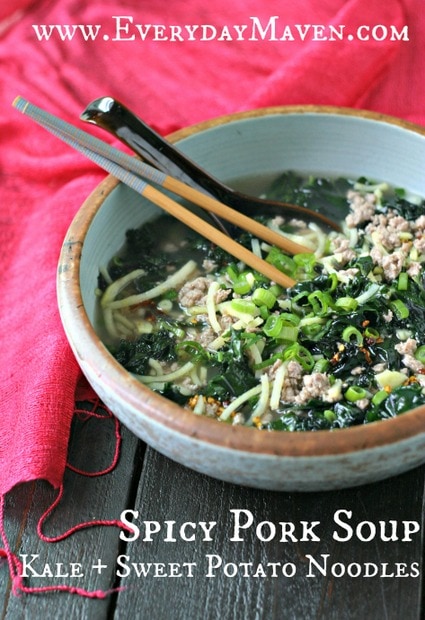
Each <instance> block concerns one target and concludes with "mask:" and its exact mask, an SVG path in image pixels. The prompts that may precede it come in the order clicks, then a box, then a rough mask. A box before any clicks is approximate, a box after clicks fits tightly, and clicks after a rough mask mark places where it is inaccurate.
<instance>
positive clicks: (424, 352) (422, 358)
mask: <svg viewBox="0 0 425 620" xmlns="http://www.w3.org/2000/svg"><path fill="white" fill-rule="evenodd" d="M415 359H417V360H418V361H419V362H421V364H425V344H423V345H421V346H420V347H418V348H417V349H416V351H415Z"/></svg>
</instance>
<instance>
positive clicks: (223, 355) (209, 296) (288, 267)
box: [98, 172, 425, 431]
mask: <svg viewBox="0 0 425 620" xmlns="http://www.w3.org/2000/svg"><path fill="white" fill-rule="evenodd" d="M267 196H268V197H271V198H274V199H280V200H282V201H288V202H292V203H297V204H301V205H304V206H307V207H309V208H312V209H317V210H322V211H323V212H325V213H326V214H327V215H331V217H334V218H337V219H338V220H341V221H342V222H343V223H342V232H341V233H337V232H331V233H325V232H324V231H323V230H321V229H319V228H318V227H317V226H316V225H314V224H309V223H308V222H303V221H299V220H293V219H292V220H290V219H287V220H285V219H284V218H283V217H281V216H280V215H278V216H275V215H274V216H270V217H268V216H267V214H264V215H262V216H260V217H259V219H261V221H263V223H266V224H267V225H268V226H270V227H272V228H273V229H275V230H276V231H279V232H280V233H281V234H283V235H287V236H289V237H291V238H293V239H295V240H296V241H298V242H300V243H301V244H303V245H304V246H307V247H309V248H311V250H312V252H311V253H305V254H298V255H295V256H288V255H286V254H285V253H284V252H282V250H279V249H277V248H276V247H272V246H270V245H268V244H266V243H264V242H263V241H261V240H259V239H256V238H253V237H252V236H251V235H250V234H248V233H245V232H241V231H239V235H238V240H239V241H240V242H241V243H242V244H244V245H246V246H247V247H249V248H250V249H251V250H252V251H253V252H255V253H256V254H258V255H259V256H261V257H262V258H264V259H265V260H267V261H268V262H270V263H272V264H273V265H275V266H276V267H277V268H279V269H280V270H282V271H283V272H285V273H286V274H288V275H290V276H291V277H292V278H293V279H294V280H296V281H297V284H296V285H295V286H293V287H292V288H291V289H288V290H283V289H282V288H281V287H279V286H278V285H276V284H275V283H274V282H270V281H269V280H268V279H267V278H266V277H264V276H262V275H261V274H259V273H256V272H253V271H252V270H251V269H249V268H247V266H246V265H244V264H241V263H239V262H237V261H236V260H235V259H234V258H233V257H232V256H230V255H228V254H226V253H225V252H224V251H223V250H221V249H220V248H217V247H215V246H213V245H212V244H211V243H210V242H208V240H206V239H204V238H201V237H199V236H197V235H196V234H195V233H193V232H192V231H190V230H188V229H186V228H185V227H183V225H181V224H180V223H179V222H176V221H174V220H173V219H172V218H170V217H169V216H165V215H164V216H160V217H159V218H158V219H157V220H155V221H153V222H149V223H147V224H145V225H144V226H143V227H142V228H140V229H139V230H129V231H127V233H126V241H125V246H124V247H123V250H122V252H120V254H119V255H117V256H114V257H113V258H112V259H111V261H110V263H109V264H108V265H105V266H102V267H101V268H100V273H99V287H98V296H99V319H98V330H99V333H100V335H101V337H102V338H103V340H104V342H105V343H106V345H107V346H108V347H109V349H110V351H111V353H112V354H113V355H114V356H115V357H116V359H117V360H118V361H119V362H120V363H121V364H122V365H123V366H124V367H125V368H126V369H127V370H128V371H129V372H131V373H132V374H133V375H134V376H135V377H136V378H137V379H138V380H139V381H141V382H142V383H143V384H145V385H146V386H149V387H150V388H151V389H152V390H155V391H157V392H160V393H161V394H163V395H164V396H166V397H167V398H169V399H172V400H173V401H176V402H177V403H179V404H181V405H182V406H183V407H186V408H190V409H191V410H193V412H194V414H196V415H203V416H210V417H213V418H216V419H217V420H218V421H220V422H221V423H226V424H239V425H247V426H253V427H256V428H258V429H267V430H286V431H299V430H318V429H333V428H341V427H347V426H352V425H356V424H364V423H368V422H372V421H375V420H382V419H386V418H391V417H393V416H397V415H400V414H402V413H404V412H406V411H408V410H410V409H412V408H414V407H416V406H419V405H420V404H423V403H424V402H425V392H424V390H425V291H424V276H423V273H422V265H423V263H424V261H425V235H424V231H425V210H424V206H425V205H424V200H423V199H422V198H419V197H417V196H411V195H408V193H407V192H406V191H404V190H403V189H398V188H392V187H389V186H388V185H387V184H385V183H380V182H374V181H371V180H368V179H365V178H362V179H357V180H349V179H328V178H318V177H315V176H311V177H308V178H306V177H303V176H301V175H298V174H296V173H293V172H286V173H284V174H282V175H281V176H279V177H278V178H277V179H275V180H274V181H273V182H272V184H271V186H270V188H269V190H268V192H267Z"/></svg>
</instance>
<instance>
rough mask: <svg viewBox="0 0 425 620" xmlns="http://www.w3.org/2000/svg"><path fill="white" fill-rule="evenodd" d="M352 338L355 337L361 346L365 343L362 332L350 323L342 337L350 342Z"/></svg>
mask: <svg viewBox="0 0 425 620" xmlns="http://www.w3.org/2000/svg"><path fill="white" fill-rule="evenodd" d="M352 338H355V340H356V342H357V344H358V345H359V346H361V345H362V344H363V336H362V334H361V333H360V332H359V330H358V329H357V327H354V326H353V325H350V326H349V327H346V328H345V329H344V331H343V332H342V339H343V340H345V342H350V341H351V339H352Z"/></svg>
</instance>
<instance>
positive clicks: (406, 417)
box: [58, 106, 425, 491]
mask: <svg viewBox="0 0 425 620" xmlns="http://www.w3.org/2000/svg"><path fill="white" fill-rule="evenodd" d="M169 138H170V140H171V141H173V142H178V146H179V148H181V149H182V150H183V151H184V152H185V153H186V154H188V155H189V156H190V157H191V158H192V159H194V160H195V161H197V162H198V163H200V164H201V165H203V167H204V168H206V169H207V170H209V171H210V172H211V173H213V174H214V175H215V176H217V177H219V178H221V179H223V180H225V181H227V180H230V179H235V178H238V177H239V178H240V177H246V176H248V175H259V174H260V175H261V174H268V173H278V172H280V171H282V170H285V169H287V170H288V169H290V170H296V171H300V172H303V171H304V172H315V173H327V174H328V173H331V174H337V175H345V176H349V177H357V176H361V175H366V176H368V177H370V178H374V179H379V180H383V181H388V182H390V183H392V184H394V185H398V186H401V187H405V188H407V189H409V190H411V191H412V192H415V193H418V194H421V195H425V174H424V170H425V130H424V129H421V128H419V127H415V126H413V125H410V124H407V123H404V122H401V121H399V120H396V119H392V118H388V117H383V116H380V115H377V114H372V113H369V112H359V111H354V110H347V109H335V108H318V107H311V106H307V107H305V106H304V107H277V108H269V109H262V110H256V111H252V112H247V113H241V114H236V115H232V116H226V117H223V118H219V119H215V120H213V121H209V122H205V123H202V124H200V125H196V126H193V127H189V128H187V129H184V130H182V131H179V132H177V133H175V134H173V135H172V136H169ZM158 212H159V211H158V208H157V207H154V206H153V205H151V204H150V203H148V202H146V201H145V200H143V199H142V198H140V197H139V196H138V195H137V194H135V193H134V192H133V191H131V190H128V189H127V188H126V187H124V186H123V185H121V184H120V183H118V182H117V181H116V180H115V179H114V178H112V177H107V178H106V179H105V180H104V181H103V182H102V183H101V184H100V185H99V187H98V188H97V189H96V190H95V191H94V192H93V193H92V194H91V195H90V196H89V197H88V198H87V200H86V201H85V202H84V204H83V205H82V207H81V209H80V210H79V212H78V214H77V216H76V217H75V219H74V221H73V222H72V224H71V226H70V229H69V231H68V234H67V236H66V239H65V241H64V244H63V250H62V253H61V257H60V264H59V271H58V298H59V306H60V313H61V317H62V321H63V325H64V329H65V331H66V334H67V337H68V339H69V342H70V344H71V346H72V349H73V351H74V353H75V355H76V357H77V359H78V362H79V364H80V365H81V368H82V370H83V372H84V374H85V375H86V377H87V379H88V380H89V382H90V383H91V385H92V386H93V388H94V389H95V390H96V392H97V393H98V394H99V396H100V397H101V398H102V399H103V401H104V402H105V404H106V405H108V406H109V407H110V408H111V410H112V411H113V412H114V413H115V414H116V416H117V417H118V418H119V419H120V420H121V421H122V422H123V424H125V425H126V426H127V427H128V428H129V429H130V430H131V431H133V432H134V433H135V434H136V435H137V436H138V437H140V438H142V439H143V440H144V441H146V442H147V443H148V444H149V445H151V446H153V447H154V448H156V449H157V450H158V451H159V452H162V453H163V454H165V455H166V456H168V457H170V458H171V459H174V460H176V461H178V462H180V463H183V464H184V465H186V466H187V467H190V468H192V469H194V470H196V471H199V472H203V473H205V474H208V475H210V476H213V477H216V478H219V479H222V480H225V481H229V482H233V483H236V484H242V485H249V486H253V487H258V488H262V489H274V490H285V491H318V490H326V489H339V488H344V487H349V486H356V485H361V484H364V483H368V482H373V481H376V480H380V479H383V478H386V477H389V476H392V475H395V474H398V473H401V472H403V471H406V470H408V469H410V468H413V467H416V466H418V465H420V464H421V463H423V462H424V461H425V408H424V407H421V408H420V409H416V410H414V411H411V412H408V413H405V414H403V415H401V416H399V417H398V418H394V419H391V420H387V421H382V422H375V423H371V424H369V425H365V426H358V427H353V428H349V429H342V430H337V431H332V432H330V431H317V432H300V433H288V432H278V431H275V432H265V431H264V432H261V431H258V430H256V429H252V428H246V427H235V426H229V425H226V424H223V423H219V422H217V421H215V420H212V419H209V418H205V417H200V416H196V415H194V414H193V413H191V412H189V411H185V410H183V409H182V408H181V407H179V406H178V405H176V404H174V403H172V402H170V401H168V400H166V399H165V398H163V397H162V396H160V395H158V394H155V393H154V392H152V391H150V390H149V389H148V388H147V387H144V386H142V385H141V384H140V383H139V382H138V381H137V380H135V379H134V378H133V377H132V376H131V375H130V374H129V373H128V372H127V371H125V370H124V369H123V368H122V367H121V366H120V365H119V364H118V363H117V362H116V361H115V360H114V359H113V357H112V356H111V355H110V354H109V353H108V351H107V349H106V348H105V347H104V345H103V344H102V342H101V341H100V339H99V337H98V336H97V334H96V332H95V330H94V327H93V324H94V317H95V305H96V304H95V288H96V285H97V275H98V268H99V266H100V265H102V264H106V262H107V260H108V259H109V258H110V257H111V256H112V255H113V254H114V253H115V252H116V251H117V250H118V249H119V248H120V247H121V246H122V244H123V242H124V233H125V231H126V230H127V229H128V228H130V227H135V226H139V225H141V224H142V223H143V222H144V221H146V220H147V219H149V218H152V217H154V216H155V214H156V213H158Z"/></svg>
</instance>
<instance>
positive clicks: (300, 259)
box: [293, 253, 316, 276]
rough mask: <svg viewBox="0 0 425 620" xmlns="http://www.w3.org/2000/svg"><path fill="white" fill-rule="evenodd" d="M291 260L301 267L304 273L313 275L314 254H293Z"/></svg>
mask: <svg viewBox="0 0 425 620" xmlns="http://www.w3.org/2000/svg"><path fill="white" fill-rule="evenodd" d="M293 260H294V263H295V265H296V266H297V267H298V269H302V271H304V273H305V274H306V275H308V276H312V275H314V266H315V264H316V257H315V255H314V254H307V253H305V254H295V255H294V257H293Z"/></svg>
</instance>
